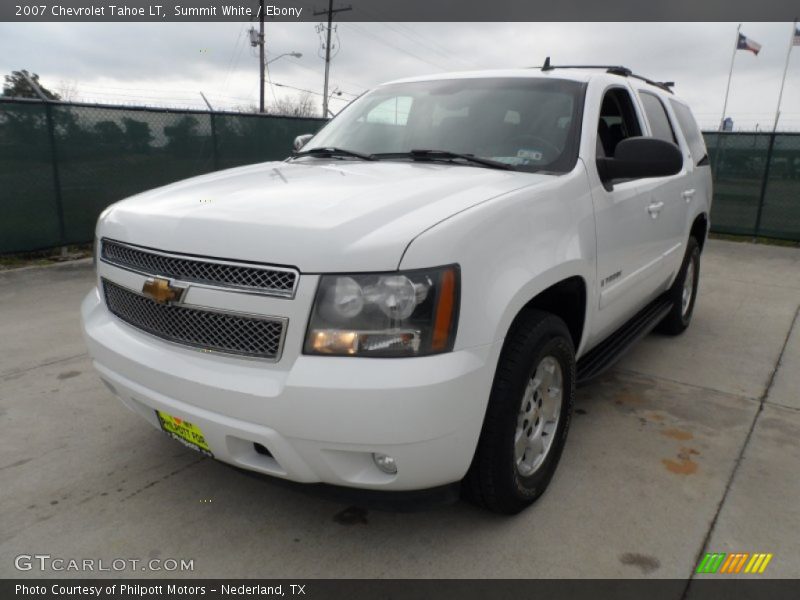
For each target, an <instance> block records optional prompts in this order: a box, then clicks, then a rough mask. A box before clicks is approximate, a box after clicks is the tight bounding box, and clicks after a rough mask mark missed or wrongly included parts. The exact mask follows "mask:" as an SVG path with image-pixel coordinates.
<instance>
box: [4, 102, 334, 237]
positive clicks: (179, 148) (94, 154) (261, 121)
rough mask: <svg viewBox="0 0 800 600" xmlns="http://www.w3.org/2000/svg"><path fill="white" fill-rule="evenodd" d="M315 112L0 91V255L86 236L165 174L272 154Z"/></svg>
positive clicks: (288, 144)
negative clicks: (32, 96)
mask: <svg viewBox="0 0 800 600" xmlns="http://www.w3.org/2000/svg"><path fill="white" fill-rule="evenodd" d="M323 123H324V121H323V120H322V119H300V118H291V117H276V116H267V115H259V114H244V113H224V112H213V113H212V112H203V111H174V110H158V109H138V108H122V107H113V106H96V105H80V104H62V103H52V104H47V103H43V102H38V101H19V100H5V99H2V98H0V253H4V252H24V251H30V250H37V249H41V248H48V247H54V246H62V245H66V244H77V243H83V242H88V241H91V240H92V237H93V235H94V233H93V232H94V225H95V221H96V220H97V216H98V215H99V214H100V212H101V211H102V210H103V208H105V207H106V206H108V205H109V204H111V203H112V202H115V201H117V200H120V199H122V198H125V197H126V196H130V195H132V194H135V193H137V192H141V191H144V190H147V189H150V188H154V187H156V186H160V185H164V184H166V183H170V182H172V181H177V180H179V179H184V178H186V177H191V176H193V175H199V174H201V173H207V172H209V171H214V170H217V169H225V168H228V167H234V166H238V165H244V164H250V163H256V162H263V161H267V160H280V159H283V158H285V157H286V156H288V155H289V154H290V152H291V148H292V141H293V140H294V138H295V136H297V135H300V134H303V133H313V132H316V131H317V130H318V129H319V128H320V127H321V126H322V124H323Z"/></svg>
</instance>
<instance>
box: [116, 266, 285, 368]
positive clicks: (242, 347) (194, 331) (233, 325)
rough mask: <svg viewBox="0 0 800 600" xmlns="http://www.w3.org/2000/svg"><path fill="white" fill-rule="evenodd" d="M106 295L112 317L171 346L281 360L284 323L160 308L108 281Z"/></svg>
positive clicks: (206, 312) (266, 318) (231, 315)
mask: <svg viewBox="0 0 800 600" xmlns="http://www.w3.org/2000/svg"><path fill="white" fill-rule="evenodd" d="M103 294H104V295H105V299H106V305H107V306H108V310H110V311H111V313H112V314H114V315H116V316H117V317H119V318H120V319H122V320H123V321H125V322H126V323H128V324H130V325H132V326H134V327H136V328H137V329H141V330H142V331H145V332H147V333H149V334H151V335H155V336H158V337H160V338H162V339H165V340H168V341H170V342H175V343H178V344H184V345H187V346H194V347H196V348H202V349H205V350H213V351H215V352H225V353H228V354H238V355H241V356H251V357H256V358H263V359H269V360H273V361H274V360H278V359H279V358H280V354H281V346H282V345H283V334H284V328H285V325H286V321H285V320H284V319H276V318H269V317H250V316H243V315H238V314H235V313H225V312H217V311H214V310H202V309H194V308H187V307H184V306H174V305H168V304H158V303H156V302H154V301H153V300H151V299H150V298H147V297H145V296H142V295H141V294H137V293H136V292H132V291H130V290H128V289H126V288H123V287H121V286H118V285H116V284H114V283H111V282H110V281H108V280H106V279H104V280H103Z"/></svg>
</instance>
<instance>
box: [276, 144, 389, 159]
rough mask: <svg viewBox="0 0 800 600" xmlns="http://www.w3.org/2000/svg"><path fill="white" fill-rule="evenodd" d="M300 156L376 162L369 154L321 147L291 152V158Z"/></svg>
mask: <svg viewBox="0 0 800 600" xmlns="http://www.w3.org/2000/svg"><path fill="white" fill-rule="evenodd" d="M300 156H320V157H323V158H326V157H329V156H350V157H353V158H360V159H361V160H378V159H377V158H375V157H374V156H372V155H371V154H363V153H361V152H355V151H353V150H347V149H345V148H334V147H324V146H323V147H322V148H311V149H310V150H300V151H299V152H292V158H298V157H300Z"/></svg>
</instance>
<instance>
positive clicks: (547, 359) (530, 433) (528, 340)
mask: <svg viewBox="0 0 800 600" xmlns="http://www.w3.org/2000/svg"><path fill="white" fill-rule="evenodd" d="M574 396H575V350H574V348H573V344H572V338H571V336H570V333H569V330H568V329H567V326H566V325H565V324H564V322H563V321H562V320H561V319H559V318H558V317H556V316H554V315H551V314H548V313H545V312H542V311H538V310H531V311H528V312H527V313H525V314H524V315H523V316H522V317H521V318H520V319H519V321H518V323H516V324H515V325H514V326H513V327H512V330H511V331H510V332H509V335H508V337H507V339H506V343H505V345H504V347H503V351H502V353H501V356H500V361H499V363H498V367H497V372H496V373H495V379H494V383H493V386H492V392H491V395H490V397H489V405H488V408H487V410H486V417H485V419H484V424H483V429H482V431H481V436H480V439H479V441H478V448H477V450H476V452H475V456H474V458H473V460H472V465H471V466H470V469H469V472H468V473H467V476H466V478H465V480H464V491H465V495H466V496H467V498H468V499H470V500H471V501H473V502H475V503H476V504H478V505H480V506H483V507H485V508H488V509H489V510H491V511H494V512H497V513H501V514H516V513H518V512H520V511H521V510H522V509H524V508H525V507H527V506H529V505H530V504H532V503H533V502H534V501H535V500H536V499H537V498H539V496H541V495H542V493H544V491H545V489H546V488H547V485H548V484H549V483H550V480H551V478H552V477H553V473H555V470H556V467H557V466H558V461H559V459H560V457H561V452H562V450H563V448H564V444H565V442H566V438H567V431H568V430H569V422H570V418H571V416H572V408H573V404H574Z"/></svg>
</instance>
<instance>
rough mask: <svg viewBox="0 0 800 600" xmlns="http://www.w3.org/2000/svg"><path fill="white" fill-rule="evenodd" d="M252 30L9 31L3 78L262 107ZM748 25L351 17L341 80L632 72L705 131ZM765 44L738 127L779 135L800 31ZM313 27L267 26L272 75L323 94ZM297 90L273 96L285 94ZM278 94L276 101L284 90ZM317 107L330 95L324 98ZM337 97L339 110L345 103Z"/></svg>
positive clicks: (740, 94) (758, 30) (336, 74)
mask: <svg viewBox="0 0 800 600" xmlns="http://www.w3.org/2000/svg"><path fill="white" fill-rule="evenodd" d="M250 26H251V24H250V23H204V24H193V23H163V24H162V23H71V24H69V23H1V24H0V73H3V74H5V73H8V72H10V71H11V70H14V69H21V68H25V69H28V70H29V71H33V72H36V73H38V74H39V75H40V76H41V79H42V81H43V83H44V84H45V85H46V86H48V87H50V88H51V89H54V90H56V91H63V90H65V89H69V90H71V91H70V95H71V96H72V97H73V98H74V99H77V100H83V101H91V102H107V103H113V104H116V103H123V104H140V105H141V104H147V105H157V106H180V107H185V106H190V107H198V108H199V107H203V106H204V105H203V102H202V99H201V98H200V96H199V91H201V90H202V91H203V92H205V94H206V95H207V96H208V97H209V99H210V100H211V102H212V104H214V105H215V106H217V107H218V108H234V107H246V106H249V105H252V104H256V103H257V102H258V60H257V58H256V55H255V50H256V49H254V48H251V47H250V45H249V40H248V35H247V30H248V29H249V27H250ZM736 26H737V23H340V24H339V25H338V31H337V33H338V54H337V55H336V57H335V58H334V61H333V63H332V70H331V82H332V85H333V86H337V87H338V88H339V89H340V90H342V91H343V92H344V94H343V95H342V98H347V99H350V98H352V95H353V94H358V93H360V92H362V91H364V90H365V89H367V88H369V87H371V86H374V85H375V84H377V83H380V82H383V81H387V80H391V79H396V78H399V77H407V76H413V75H422V74H429V73H437V72H443V71H460V70H472V69H486V68H499V67H521V66H529V65H538V64H541V63H542V61H543V60H544V57H545V56H546V55H550V56H552V57H553V62H554V63H555V64H558V63H563V64H569V63H572V64H576V63H602V64H622V65H625V66H627V67H630V68H632V69H633V70H634V71H635V72H637V73H641V74H642V75H646V76H648V77H651V78H653V79H658V80H674V81H675V82H676V88H675V89H676V92H677V93H678V94H679V95H681V96H682V97H684V98H686V99H687V100H688V101H689V102H690V104H691V105H692V107H693V109H694V111H695V114H696V115H697V118H698V120H699V121H700V123H701V125H702V126H703V127H706V128H714V127H716V126H717V124H718V122H719V118H720V114H721V111H722V103H723V98H724V94H725V84H726V80H727V75H728V69H729V65H730V59H731V54H732V51H733V45H734V41H735V33H736ZM742 32H743V33H744V34H745V35H747V36H748V37H750V38H752V39H754V40H755V41H757V42H759V43H760V44H761V45H762V50H761V53H760V54H759V55H758V56H754V55H753V54H751V53H749V52H744V51H741V50H740V51H738V52H737V53H736V64H735V68H734V74H733V82H732V84H731V94H730V101H729V107H728V114H729V115H730V116H732V117H733V118H734V120H735V123H736V128H737V129H740V128H741V129H753V128H754V127H755V126H756V124H758V126H759V129H763V128H771V127H772V120H773V119H774V114H775V108H776V103H777V99H778V89H779V86H780V79H781V75H782V72H783V65H784V60H785V57H786V52H787V49H788V44H789V38H790V33H791V24H790V23H744V24H743V25H742ZM319 49H320V37H319V36H318V34H317V32H316V31H315V24H314V23H268V24H267V52H268V55H269V56H277V55H278V54H281V53H283V52H291V51H296V52H302V54H303V56H302V58H300V59H295V58H290V57H284V58H281V59H279V60H277V61H276V62H275V63H273V64H272V65H270V74H271V77H272V79H273V81H275V82H278V83H282V84H285V85H289V86H294V87H298V88H305V89H309V90H313V91H315V92H317V93H319V92H321V91H322V77H323V71H324V61H323V60H322V59H321V58H320V57H319V56H318V52H319ZM295 93H296V92H294V91H292V90H290V89H289V88H278V87H273V88H272V89H271V90H270V89H268V90H267V99H268V102H269V101H271V100H272V99H273V98H274V97H275V96H277V97H280V96H283V95H286V94H295ZM273 94H274V95H273ZM316 98H317V99H319V96H316ZM343 105H344V103H343V102H342V101H336V102H332V105H331V106H332V108H334V109H336V108H337V107H341V106H343ZM780 129H784V130H792V131H800V47H795V49H794V51H793V56H792V57H791V62H790V65H789V74H788V76H787V81H786V90H785V92H784V97H783V103H782V116H781V126H780Z"/></svg>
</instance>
